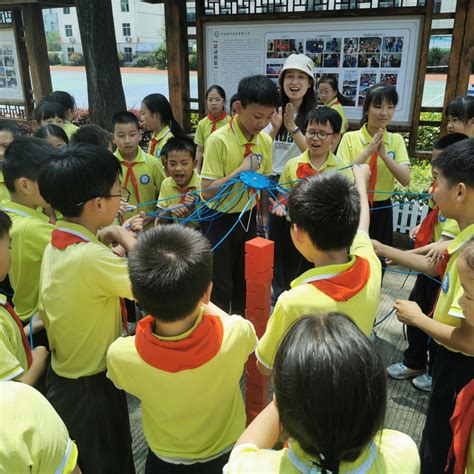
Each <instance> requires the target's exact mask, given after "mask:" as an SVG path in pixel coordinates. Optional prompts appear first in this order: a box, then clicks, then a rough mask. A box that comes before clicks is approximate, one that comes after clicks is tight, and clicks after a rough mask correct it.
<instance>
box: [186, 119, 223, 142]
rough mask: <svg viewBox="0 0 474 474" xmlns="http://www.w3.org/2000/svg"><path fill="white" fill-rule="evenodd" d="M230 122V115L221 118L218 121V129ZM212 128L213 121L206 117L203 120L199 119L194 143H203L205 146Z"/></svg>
mask: <svg viewBox="0 0 474 474" xmlns="http://www.w3.org/2000/svg"><path fill="white" fill-rule="evenodd" d="M229 122H230V116H229V115H226V116H225V118H224V120H219V121H218V122H216V130H214V132H215V131H217V130H219V128H221V127H223V126H224V125H227V124H228V123H229ZM211 130H212V122H211V121H210V120H209V119H208V118H207V117H204V118H203V119H202V120H200V121H199V123H198V126H197V128H196V135H195V136H194V143H196V145H201V146H204V144H205V143H206V141H207V139H208V138H209V136H210V135H211V133H213V132H211Z"/></svg>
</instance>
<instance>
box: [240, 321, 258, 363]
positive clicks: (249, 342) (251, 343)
mask: <svg viewBox="0 0 474 474" xmlns="http://www.w3.org/2000/svg"><path fill="white" fill-rule="evenodd" d="M239 317H240V318H241V319H242V321H241V323H242V325H243V330H244V340H245V343H246V348H247V354H248V355H250V354H251V353H252V352H253V351H254V350H255V348H256V347H257V342H258V339H257V333H256V332H255V328H254V326H253V324H252V323H251V322H250V321H248V320H247V319H244V318H242V317H241V316H239Z"/></svg>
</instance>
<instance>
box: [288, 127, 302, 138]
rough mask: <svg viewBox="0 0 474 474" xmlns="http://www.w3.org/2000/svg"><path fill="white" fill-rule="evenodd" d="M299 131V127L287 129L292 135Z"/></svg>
mask: <svg viewBox="0 0 474 474" xmlns="http://www.w3.org/2000/svg"><path fill="white" fill-rule="evenodd" d="M299 131H300V127H295V128H294V129H293V130H288V133H289V134H290V135H291V136H293V135H294V134H295V133H298V132H299Z"/></svg>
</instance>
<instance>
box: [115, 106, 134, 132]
mask: <svg viewBox="0 0 474 474" xmlns="http://www.w3.org/2000/svg"><path fill="white" fill-rule="evenodd" d="M127 123H133V124H134V125H136V127H137V130H140V122H139V121H138V118H137V116H136V115H135V114H133V113H132V112H128V111H127V110H123V111H121V112H117V113H116V114H114V116H113V117H112V126H113V128H114V131H115V125H116V124H127Z"/></svg>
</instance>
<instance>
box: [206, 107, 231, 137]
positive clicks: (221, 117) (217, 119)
mask: <svg viewBox="0 0 474 474" xmlns="http://www.w3.org/2000/svg"><path fill="white" fill-rule="evenodd" d="M226 117H227V112H226V111H225V110H224V111H223V112H222V113H221V114H220V115H219V116H217V117H214V115H212V114H211V113H210V112H209V113H208V114H207V118H208V119H209V120H210V121H211V122H212V127H211V133H212V132H215V131H216V129H217V122H220V121H221V120H224V119H225V118H226Z"/></svg>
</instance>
